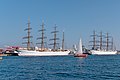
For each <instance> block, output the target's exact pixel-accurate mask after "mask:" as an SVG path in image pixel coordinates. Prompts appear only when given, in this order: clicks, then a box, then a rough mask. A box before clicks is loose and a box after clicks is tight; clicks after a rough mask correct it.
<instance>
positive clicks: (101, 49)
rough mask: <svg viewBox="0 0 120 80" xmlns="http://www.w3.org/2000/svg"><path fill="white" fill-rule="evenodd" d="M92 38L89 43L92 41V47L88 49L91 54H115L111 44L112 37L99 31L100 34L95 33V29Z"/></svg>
mask: <svg viewBox="0 0 120 80" xmlns="http://www.w3.org/2000/svg"><path fill="white" fill-rule="evenodd" d="M91 37H93V40H92V41H90V43H93V44H92V45H90V46H92V49H91V50H90V52H91V54H92V55H115V54H117V51H116V50H115V49H114V46H113V37H111V36H109V34H108V33H107V34H106V36H105V35H103V33H102V32H100V35H97V34H96V32H95V31H93V35H91Z"/></svg>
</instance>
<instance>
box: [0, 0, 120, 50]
mask: <svg viewBox="0 0 120 80" xmlns="http://www.w3.org/2000/svg"><path fill="white" fill-rule="evenodd" d="M28 17H30V22H31V27H32V28H33V29H32V32H31V34H32V35H33V39H32V41H34V43H36V38H37V37H38V34H39V33H38V32H37V31H38V30H39V29H40V28H41V26H40V25H41V24H42V21H43V22H44V24H45V28H46V36H48V39H50V38H51V37H52V34H51V33H50V32H51V31H52V30H53V28H54V26H55V24H56V25H57V26H58V27H57V29H58V30H59V34H58V36H59V37H61V35H62V31H64V32H65V44H66V47H68V48H69V47H72V45H73V44H77V43H78V41H79V38H80V37H82V40H83V44H84V45H85V46H86V47H87V46H88V44H89V40H90V39H91V38H90V35H91V34H92V33H93V30H96V31H97V32H98V33H99V32H100V31H102V32H104V33H107V32H108V33H110V35H112V36H113V38H114V43H115V45H116V47H117V49H120V44H119V43H120V35H119V34H120V0H0V46H1V47H4V46H5V45H18V46H23V45H22V42H24V40H22V37H24V36H25V35H26V32H25V31H24V29H25V28H26V27H27V21H28ZM48 43H49V42H48Z"/></svg>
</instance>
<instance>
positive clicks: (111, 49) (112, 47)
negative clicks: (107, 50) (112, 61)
mask: <svg viewBox="0 0 120 80" xmlns="http://www.w3.org/2000/svg"><path fill="white" fill-rule="evenodd" d="M111 50H113V37H112V41H111Z"/></svg>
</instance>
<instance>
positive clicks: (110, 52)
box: [91, 50, 117, 55]
mask: <svg viewBox="0 0 120 80" xmlns="http://www.w3.org/2000/svg"><path fill="white" fill-rule="evenodd" d="M91 54H92V55H115V54H117V51H101V50H98V51H97V50H91Z"/></svg>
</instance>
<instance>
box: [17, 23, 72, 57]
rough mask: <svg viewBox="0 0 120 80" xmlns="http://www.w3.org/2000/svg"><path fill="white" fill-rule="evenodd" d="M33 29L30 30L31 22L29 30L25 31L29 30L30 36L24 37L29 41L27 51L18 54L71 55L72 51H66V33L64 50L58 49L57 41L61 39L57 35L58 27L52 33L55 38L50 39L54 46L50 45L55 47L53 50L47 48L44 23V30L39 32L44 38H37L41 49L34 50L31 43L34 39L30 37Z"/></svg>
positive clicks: (22, 50)
mask: <svg viewBox="0 0 120 80" xmlns="http://www.w3.org/2000/svg"><path fill="white" fill-rule="evenodd" d="M31 29H32V28H30V21H28V28H27V29H25V30H27V33H28V34H27V37H24V39H27V42H25V44H27V49H26V50H24V49H21V50H19V53H18V55H19V56H65V55H69V53H70V51H69V50H65V49H64V32H63V39H62V49H57V48H56V46H57V44H58V43H57V40H58V39H59V38H57V37H56V36H57V34H56V33H57V32H58V31H57V30H56V26H55V28H54V29H55V30H54V31H53V32H51V33H53V34H54V38H53V39H50V40H53V44H50V45H53V49H49V48H47V47H45V44H46V42H45V39H46V38H47V37H45V35H44V31H45V29H44V23H42V29H41V30H39V32H41V34H42V36H41V37H38V38H37V40H39V41H40V42H39V43H37V44H39V45H40V47H34V48H32V47H31V44H32V42H30V41H31V40H30V39H31V38H32V36H31V35H30V30H31Z"/></svg>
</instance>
